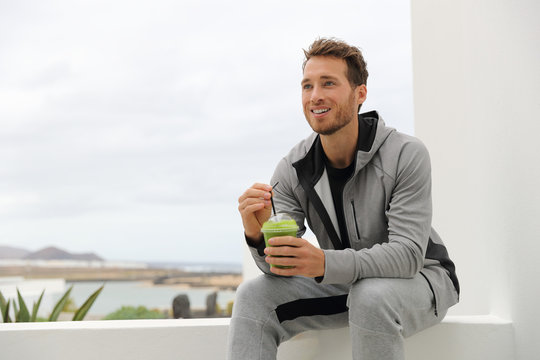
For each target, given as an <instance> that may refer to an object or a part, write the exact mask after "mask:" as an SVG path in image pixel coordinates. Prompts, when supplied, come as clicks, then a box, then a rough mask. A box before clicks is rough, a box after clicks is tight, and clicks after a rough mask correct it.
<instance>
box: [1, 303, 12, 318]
mask: <svg viewBox="0 0 540 360" xmlns="http://www.w3.org/2000/svg"><path fill="white" fill-rule="evenodd" d="M4 301H5V299H4ZM9 305H11V299H9V300H8V301H7V303H5V306H4V307H2V318H3V319H4V322H5V323H8V322H11V319H10V317H9Z"/></svg>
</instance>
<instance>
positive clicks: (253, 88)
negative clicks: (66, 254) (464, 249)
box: [0, 0, 413, 262]
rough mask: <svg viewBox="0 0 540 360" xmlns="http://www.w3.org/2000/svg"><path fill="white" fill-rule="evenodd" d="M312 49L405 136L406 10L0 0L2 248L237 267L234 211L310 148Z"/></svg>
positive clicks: (392, 6)
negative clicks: (337, 45)
mask: <svg viewBox="0 0 540 360" xmlns="http://www.w3.org/2000/svg"><path fill="white" fill-rule="evenodd" d="M318 37H337V38H340V39H343V40H345V41H347V42H349V43H351V44H354V45H357V46H359V47H360V48H361V49H362V50H363V52H364V56H365V58H366V60H367V63H368V69H369V73H370V76H369V79H368V84H367V85H368V99H367V102H366V103H365V105H364V107H363V111H368V110H372V109H376V110H378V111H379V112H380V114H381V115H382V116H383V118H384V119H385V121H386V123H387V124H389V125H390V126H393V127H395V128H397V129H398V130H401V131H403V132H406V133H409V134H412V133H413V119H412V116H413V108H412V73H411V69H412V65H411V43H410V11H409V2H408V1H402V0H392V1H381V0H369V1H366V0H350V1H334V2H330V1H328V0H325V1H314V0H305V1H291V0H288V1H282V0H272V1H248V0H239V1H208V0H197V1H178V0H174V1H173V0H171V1H167V0H151V1H133V0H130V1H127V0H121V1H111V0H107V1H75V0H57V1H47V0H46V1H43V0H18V1H8V0H0V245H12V246H20V247H25V248H27V249H29V250H37V249H40V248H42V247H44V246H49V245H54V246H58V247H61V248H64V249H66V250H68V251H72V252H87V251H93V252H96V253H97V254H99V255H101V256H102V257H104V258H106V259H108V260H161V261H218V262H241V261H242V256H243V247H244V243H243V236H242V227H241V221H240V217H239V215H238V212H237V198H238V196H239V195H240V194H241V193H242V192H243V191H244V189H245V188H246V187H248V186H249V185H251V184H252V183H254V182H256V181H260V182H268V181H269V178H270V176H271V174H272V172H273V169H274V166H275V165H276V164H277V162H278V161H279V159H280V158H281V157H283V156H284V155H285V154H286V153H287V152H288V151H289V149H290V148H291V147H292V146H294V144H295V143H297V142H298V141H299V140H301V139H302V138H304V137H306V136H308V135H309V133H310V131H311V129H310V128H309V126H308V125H307V123H306V121H305V118H304V117H303V114H302V109H301V103H300V80H301V76H302V72H301V63H302V60H303V52H302V49H303V48H307V47H308V46H309V44H310V43H311V42H312V41H313V40H315V39H316V38H318Z"/></svg>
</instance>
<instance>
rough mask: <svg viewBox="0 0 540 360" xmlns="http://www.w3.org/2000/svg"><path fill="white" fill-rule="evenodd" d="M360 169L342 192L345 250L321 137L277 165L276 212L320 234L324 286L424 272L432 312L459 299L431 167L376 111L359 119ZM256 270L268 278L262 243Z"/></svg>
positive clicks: (415, 144)
mask: <svg viewBox="0 0 540 360" xmlns="http://www.w3.org/2000/svg"><path fill="white" fill-rule="evenodd" d="M358 121H359V137H358V138H359V139H358V146H357V156H356V165H355V169H354V172H353V175H352V176H351V178H350V179H349V180H348V181H347V183H346V184H345V187H344V189H343V207H344V209H343V210H344V216H345V222H346V225H347V232H348V235H349V239H350V244H351V247H350V248H346V249H345V248H344V247H343V245H342V244H341V241H340V231H339V227H338V220H337V216H336V211H335V209H334V203H333V199H332V193H331V190H330V185H329V180H328V175H327V172H326V169H325V164H324V155H323V149H322V145H321V141H320V138H319V136H318V135H317V134H315V133H314V134H312V135H311V136H309V137H308V138H307V139H305V140H303V141H301V142H300V143H299V144H297V145H296V146H295V147H294V148H293V149H292V150H291V151H290V152H289V154H288V155H287V156H286V157H284V158H283V159H282V160H281V161H280V163H279V164H278V166H277V168H276V170H275V172H274V175H273V177H272V180H271V184H275V183H276V182H278V181H279V185H278V186H277V187H276V188H275V189H274V203H275V206H276V211H277V212H286V213H288V214H289V215H291V216H292V217H293V218H294V219H295V220H296V222H297V224H298V225H299V226H300V230H299V232H298V236H299V237H301V236H302V235H303V234H304V232H305V230H306V228H305V224H304V221H307V224H308V226H309V228H310V229H311V230H312V231H313V233H314V234H315V236H316V238H317V241H318V243H319V245H320V247H321V249H323V250H324V253H325V274H324V276H323V277H321V278H316V279H315V280H316V281H317V282H319V283H321V284H352V283H354V282H356V281H358V280H360V279H362V278H372V277H393V278H412V277H413V276H415V275H416V274H417V273H418V272H420V273H421V274H422V275H423V276H424V277H425V278H426V279H427V281H428V283H429V285H430V287H431V289H432V290H433V293H434V297H435V311H436V312H437V310H438V309H439V308H440V309H443V308H444V309H447V308H448V307H450V306H451V305H453V304H455V303H456V302H457V301H458V294H459V283H458V279H457V276H456V273H455V266H454V264H453V262H452V261H451V260H450V258H449V256H448V252H447V251H446V247H445V246H444V244H443V242H442V240H441V238H440V237H439V235H438V234H437V233H436V232H435V230H434V229H433V228H432V227H431V214H432V206H431V166H430V159H429V154H428V151H427V149H426V148H425V146H424V145H423V144H422V143H421V142H420V141H419V140H418V139H416V138H414V137H411V136H408V135H405V134H402V133H400V132H398V131H396V130H395V129H392V128H389V127H386V126H385V124H384V121H383V120H382V119H381V118H380V117H379V115H378V114H377V112H374V111H372V112H369V113H364V114H360V115H359V117H358ZM250 249H251V252H252V255H253V257H254V259H255V261H256V263H257V266H258V267H259V268H260V269H261V270H262V271H263V272H265V273H268V274H270V270H269V265H268V264H267V263H266V262H265V261H264V256H265V255H264V253H263V250H264V242H263V243H262V244H261V246H259V248H254V247H251V248H250Z"/></svg>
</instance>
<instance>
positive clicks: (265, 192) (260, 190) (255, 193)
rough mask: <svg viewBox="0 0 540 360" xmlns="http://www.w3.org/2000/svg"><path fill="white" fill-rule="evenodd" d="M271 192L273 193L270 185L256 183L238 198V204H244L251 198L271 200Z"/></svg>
mask: <svg viewBox="0 0 540 360" xmlns="http://www.w3.org/2000/svg"><path fill="white" fill-rule="evenodd" d="M270 191H272V187H271V186H270V185H267V184H260V183H255V184H253V185H252V186H251V187H250V188H249V189H247V190H246V191H245V192H244V193H243V194H242V195H241V196H240V197H239V198H238V203H242V202H244V201H245V200H246V199H249V198H257V199H268V200H270Z"/></svg>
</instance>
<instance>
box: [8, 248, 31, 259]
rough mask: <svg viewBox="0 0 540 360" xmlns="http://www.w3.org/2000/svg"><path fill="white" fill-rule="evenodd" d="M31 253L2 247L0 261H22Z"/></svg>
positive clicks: (20, 249)
mask: <svg viewBox="0 0 540 360" xmlns="http://www.w3.org/2000/svg"><path fill="white" fill-rule="evenodd" d="M30 253H31V251H29V250H26V249H23V248H17V247H13V246H2V245H0V259H22V258H23V257H25V256H27V255H28V254H30Z"/></svg>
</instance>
